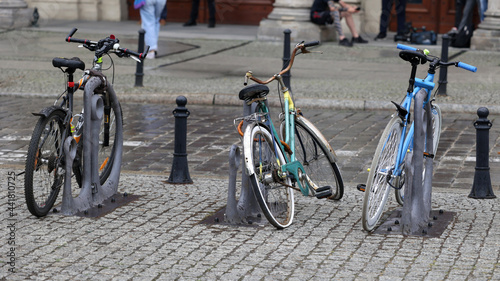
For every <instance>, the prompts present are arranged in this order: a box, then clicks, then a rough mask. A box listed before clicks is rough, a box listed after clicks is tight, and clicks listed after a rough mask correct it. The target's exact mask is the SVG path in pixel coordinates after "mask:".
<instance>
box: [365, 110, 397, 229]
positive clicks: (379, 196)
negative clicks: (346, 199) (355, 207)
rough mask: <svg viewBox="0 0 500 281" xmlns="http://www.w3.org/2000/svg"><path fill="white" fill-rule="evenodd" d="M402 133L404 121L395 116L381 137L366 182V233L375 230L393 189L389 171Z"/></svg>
mask: <svg viewBox="0 0 500 281" xmlns="http://www.w3.org/2000/svg"><path fill="white" fill-rule="evenodd" d="M401 133H402V121H401V119H400V118H399V117H398V116H397V114H395V115H394V116H393V118H392V119H391V120H390V121H389V123H388V124H387V126H386V128H385V129H384V132H383V133H382V136H381V137H380V141H379V143H378V145H377V149H376V151H375V154H374V156H373V161H372V165H371V168H370V173H369V174H368V179H367V182H366V189H365V196H364V199H363V211H362V222H363V228H364V229H365V230H366V231H372V230H373V229H374V228H375V226H376V225H377V224H378V221H379V220H380V217H381V216H382V214H383V212H384V209H385V205H386V202H387V199H388V195H389V191H390V188H391V187H390V185H389V183H388V182H387V176H388V173H390V171H388V170H389V169H392V168H394V167H393V166H394V163H395V161H396V155H397V151H398V146H399V142H400V140H401ZM388 168H389V169H388Z"/></svg>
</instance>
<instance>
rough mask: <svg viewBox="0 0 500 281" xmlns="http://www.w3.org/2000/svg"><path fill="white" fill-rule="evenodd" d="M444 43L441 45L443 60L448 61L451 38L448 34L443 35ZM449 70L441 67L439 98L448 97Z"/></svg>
mask: <svg viewBox="0 0 500 281" xmlns="http://www.w3.org/2000/svg"><path fill="white" fill-rule="evenodd" d="M442 38H443V43H442V45H441V60H443V61H448V47H449V46H450V36H449V35H448V34H444V35H443V37H442ZM447 80H448V68H447V67H441V68H440V69H439V82H438V83H439V91H438V93H437V95H438V96H447V94H446V85H447V84H448V81H447Z"/></svg>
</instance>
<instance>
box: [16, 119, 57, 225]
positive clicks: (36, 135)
mask: <svg viewBox="0 0 500 281" xmlns="http://www.w3.org/2000/svg"><path fill="white" fill-rule="evenodd" d="M65 115H66V114H65V113H64V112H63V111H62V110H55V111H53V112H51V113H50V114H49V115H48V116H47V117H40V119H38V122H37V124H36V126H35V129H34V130H33V134H32V137H31V141H30V144H29V147H28V155H27V157H26V166H25V175H24V192H25V199H26V205H27V206H28V210H29V211H30V213H31V214H33V215H34V216H37V217H43V216H45V215H47V213H48V212H49V211H50V209H51V208H52V206H53V205H54V202H55V201H56V199H57V195H58V194H59V191H60V190H61V186H62V185H63V184H64V174H58V171H57V166H58V164H57V162H58V160H60V159H63V157H64V155H60V154H61V152H62V149H61V147H62V146H63V143H64V139H63V131H64V124H63V122H64V118H65ZM62 153H63V152H62Z"/></svg>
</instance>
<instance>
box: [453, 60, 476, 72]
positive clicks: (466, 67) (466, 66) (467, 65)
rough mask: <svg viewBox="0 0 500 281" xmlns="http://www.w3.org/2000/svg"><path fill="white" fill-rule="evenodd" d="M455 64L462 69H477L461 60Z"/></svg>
mask: <svg viewBox="0 0 500 281" xmlns="http://www.w3.org/2000/svg"><path fill="white" fill-rule="evenodd" d="M457 66H458V67H460V68H463V69H467V70H468V71H472V72H476V71H477V67H475V66H472V65H469V64H466V63H463V62H461V61H459V62H458V64H457Z"/></svg>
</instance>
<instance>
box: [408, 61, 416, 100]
mask: <svg viewBox="0 0 500 281" xmlns="http://www.w3.org/2000/svg"><path fill="white" fill-rule="evenodd" d="M417 66H418V62H417V63H415V62H412V63H411V74H410V81H409V84H408V90H407V92H408V93H412V92H413V86H414V85H415V76H417Z"/></svg>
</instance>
